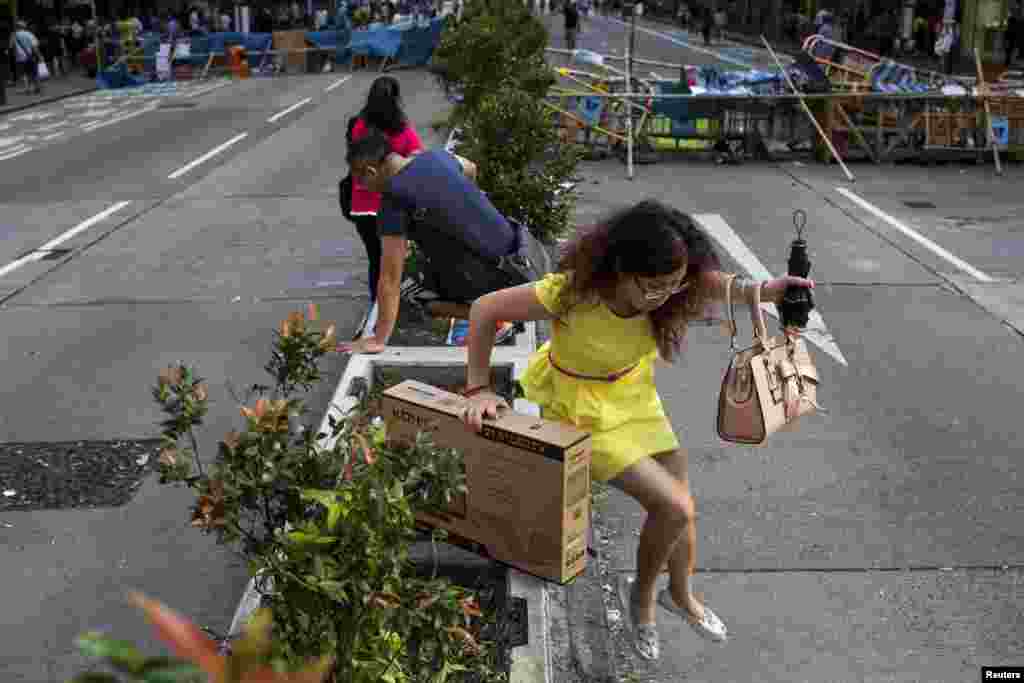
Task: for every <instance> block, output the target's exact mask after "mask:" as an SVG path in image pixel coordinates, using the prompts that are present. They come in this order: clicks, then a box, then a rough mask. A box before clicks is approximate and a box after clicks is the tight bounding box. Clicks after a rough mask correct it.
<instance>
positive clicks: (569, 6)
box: [562, 0, 580, 51]
mask: <svg viewBox="0 0 1024 683" xmlns="http://www.w3.org/2000/svg"><path fill="white" fill-rule="evenodd" d="M562 16H563V17H564V18H565V49H566V50H569V51H573V50H575V49H576V32H577V31H578V30H579V25H580V14H579V10H577V9H576V0H566V2H565V6H564V7H563V8H562Z"/></svg>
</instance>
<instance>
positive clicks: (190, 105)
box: [157, 102, 199, 109]
mask: <svg viewBox="0 0 1024 683" xmlns="http://www.w3.org/2000/svg"><path fill="white" fill-rule="evenodd" d="M197 106H199V103H198V102H164V103H163V104H160V105H159V106H157V109H194V108H195V107H197Z"/></svg>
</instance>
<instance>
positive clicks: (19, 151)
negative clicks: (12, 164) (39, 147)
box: [0, 145, 32, 161]
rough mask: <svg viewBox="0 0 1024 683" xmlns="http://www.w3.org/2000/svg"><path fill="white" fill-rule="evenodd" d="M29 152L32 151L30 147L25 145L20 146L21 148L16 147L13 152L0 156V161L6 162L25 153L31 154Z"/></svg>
mask: <svg viewBox="0 0 1024 683" xmlns="http://www.w3.org/2000/svg"><path fill="white" fill-rule="evenodd" d="M31 151H32V148H31V147H29V146H27V145H21V147H16V148H15V151H12V152H6V153H4V154H3V155H2V156H0V161H7V160H8V159H13V158H14V157H20V156H21V155H22V154H24V153H25V152H31Z"/></svg>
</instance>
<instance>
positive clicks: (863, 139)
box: [832, 102, 878, 164]
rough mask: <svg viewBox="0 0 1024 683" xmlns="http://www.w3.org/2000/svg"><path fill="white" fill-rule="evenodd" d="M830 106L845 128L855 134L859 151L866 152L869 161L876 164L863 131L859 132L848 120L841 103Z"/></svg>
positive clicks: (858, 127)
mask: <svg viewBox="0 0 1024 683" xmlns="http://www.w3.org/2000/svg"><path fill="white" fill-rule="evenodd" d="M832 106H833V107H835V108H836V110H837V111H838V112H839V115H840V116H841V117H842V119H843V123H845V124H846V127H847V128H849V129H850V130H851V131H853V132H854V133H855V134H856V136H857V142H858V143H859V144H860V146H861V149H863V150H864V151H865V152H867V153H868V156H869V157H871V161H873V162H874V163H876V164H877V163H878V158H877V157H876V156H875V153H874V152H873V151H871V145H869V144H868V140H867V138H866V137H864V133H863V131H861V129H860V126H858V125H857V124H855V123H854V122H853V120H851V119H850V115H849V114H847V113H846V110H845V109H843V105H842V104H841V103H839V102H835V103H833V105H832Z"/></svg>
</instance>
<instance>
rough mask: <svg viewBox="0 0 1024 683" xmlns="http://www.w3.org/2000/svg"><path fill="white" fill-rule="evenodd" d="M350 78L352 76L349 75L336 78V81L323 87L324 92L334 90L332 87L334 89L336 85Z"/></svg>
mask: <svg viewBox="0 0 1024 683" xmlns="http://www.w3.org/2000/svg"><path fill="white" fill-rule="evenodd" d="M350 78H352V77H351V76H345V77H344V78H339V79H338V80H336V81H335V82H334V83H331V84H330V85H329V86H327V87H326V88H324V92H331V91H332V90H334V89H335V88H337V87H338V86H340V85H342V84H344V83H345V82H346V81H348V79H350Z"/></svg>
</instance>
